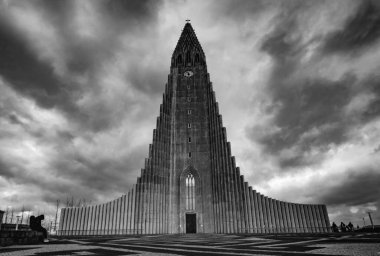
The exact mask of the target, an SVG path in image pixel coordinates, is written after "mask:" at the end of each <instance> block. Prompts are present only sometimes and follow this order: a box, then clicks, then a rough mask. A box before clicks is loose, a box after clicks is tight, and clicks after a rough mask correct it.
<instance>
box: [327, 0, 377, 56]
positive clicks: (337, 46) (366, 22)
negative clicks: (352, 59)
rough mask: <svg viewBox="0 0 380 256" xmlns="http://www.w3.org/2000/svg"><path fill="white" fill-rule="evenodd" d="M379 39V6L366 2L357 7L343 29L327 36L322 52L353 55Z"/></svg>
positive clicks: (372, 2) (367, 0) (368, 0)
mask: <svg viewBox="0 0 380 256" xmlns="http://www.w3.org/2000/svg"><path fill="white" fill-rule="evenodd" d="M379 37H380V4H379V2H378V1H371V0H366V1H363V2H362V3H361V5H359V7H358V9H357V11H356V13H355V14H354V15H353V16H351V17H349V18H348V19H347V21H346V23H345V25H344V27H343V28H342V29H341V30H339V31H335V32H332V33H331V34H329V35H328V37H327V39H326V42H325V45H324V47H323V51H324V52H325V53H327V54H328V53H331V52H341V53H353V51H355V50H359V49H363V48H366V47H368V46H370V45H372V44H373V43H375V42H376V41H378V39H379Z"/></svg>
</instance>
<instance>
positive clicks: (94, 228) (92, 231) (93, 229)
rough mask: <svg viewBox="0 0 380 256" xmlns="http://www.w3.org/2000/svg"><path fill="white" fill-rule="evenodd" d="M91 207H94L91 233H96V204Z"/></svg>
mask: <svg viewBox="0 0 380 256" xmlns="http://www.w3.org/2000/svg"><path fill="white" fill-rule="evenodd" d="M91 208H92V220H91V234H92V235H95V230H96V222H95V218H96V208H95V205H93V206H91Z"/></svg>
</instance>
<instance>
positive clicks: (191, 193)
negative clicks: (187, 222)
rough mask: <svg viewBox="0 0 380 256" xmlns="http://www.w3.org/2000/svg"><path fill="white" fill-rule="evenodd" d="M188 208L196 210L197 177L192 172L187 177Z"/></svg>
mask: <svg viewBox="0 0 380 256" xmlns="http://www.w3.org/2000/svg"><path fill="white" fill-rule="evenodd" d="M186 210H195V178H194V176H193V175H192V174H188V175H187V177H186Z"/></svg>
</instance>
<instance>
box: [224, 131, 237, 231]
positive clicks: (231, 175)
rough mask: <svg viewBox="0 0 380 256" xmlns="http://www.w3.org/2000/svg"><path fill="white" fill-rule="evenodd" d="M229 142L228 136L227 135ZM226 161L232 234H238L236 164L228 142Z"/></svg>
mask: <svg viewBox="0 0 380 256" xmlns="http://www.w3.org/2000/svg"><path fill="white" fill-rule="evenodd" d="M226 140H227V135H226ZM226 160H227V166H228V177H229V178H228V185H229V186H228V187H229V190H230V196H231V201H230V204H231V211H232V212H231V215H232V222H231V223H232V232H233V233H236V232H237V230H238V220H237V208H238V204H237V201H236V198H237V197H236V191H235V182H234V181H235V180H234V178H235V175H236V173H235V168H236V166H235V162H234V161H233V158H232V157H231V144H230V142H227V153H226Z"/></svg>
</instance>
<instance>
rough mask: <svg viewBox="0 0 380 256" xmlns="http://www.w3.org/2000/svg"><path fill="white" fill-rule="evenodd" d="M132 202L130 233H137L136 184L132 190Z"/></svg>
mask: <svg viewBox="0 0 380 256" xmlns="http://www.w3.org/2000/svg"><path fill="white" fill-rule="evenodd" d="M131 192H132V193H131V203H130V214H131V218H130V220H129V223H130V224H129V228H130V233H129V234H136V233H135V231H136V225H135V223H136V219H135V213H136V185H133V187H132V190H131Z"/></svg>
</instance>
